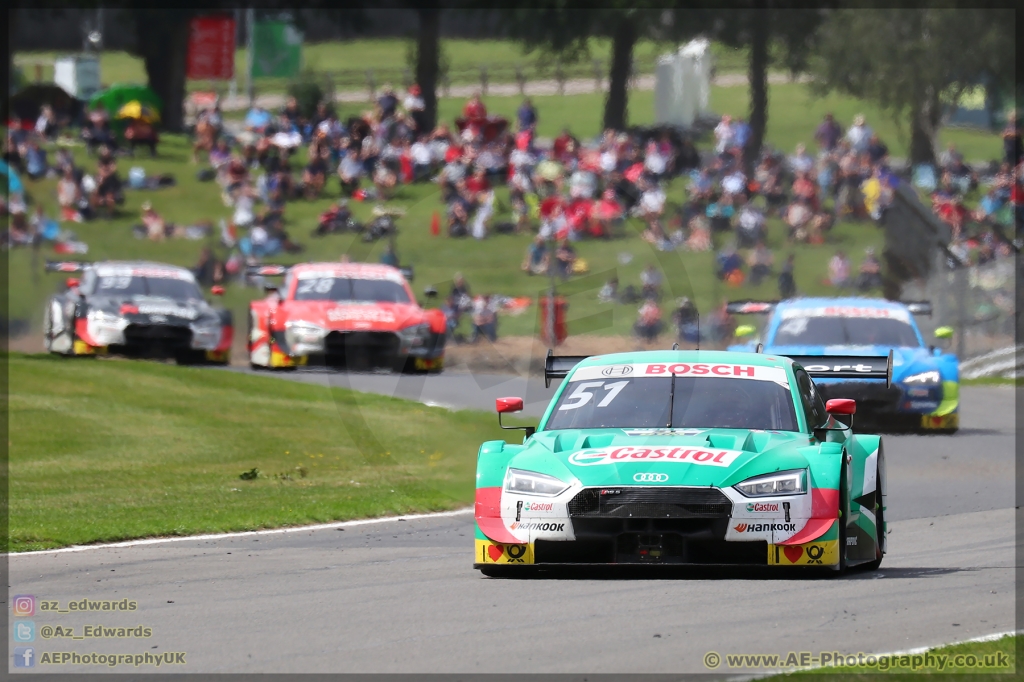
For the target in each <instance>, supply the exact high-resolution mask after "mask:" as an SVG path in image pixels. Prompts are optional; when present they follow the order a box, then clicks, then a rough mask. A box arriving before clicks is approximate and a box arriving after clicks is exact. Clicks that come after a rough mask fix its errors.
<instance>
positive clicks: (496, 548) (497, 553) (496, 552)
mask: <svg viewBox="0 0 1024 682" xmlns="http://www.w3.org/2000/svg"><path fill="white" fill-rule="evenodd" d="M800 551H803V550H800ZM504 553H505V548H504V547H502V546H501V545H487V554H488V556H490V557H491V561H497V560H498V559H500V558H501V555H502V554H504Z"/></svg>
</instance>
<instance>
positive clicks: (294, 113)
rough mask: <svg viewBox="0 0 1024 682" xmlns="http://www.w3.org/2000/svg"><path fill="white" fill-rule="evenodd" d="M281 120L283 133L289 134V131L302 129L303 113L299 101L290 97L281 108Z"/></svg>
mask: <svg viewBox="0 0 1024 682" xmlns="http://www.w3.org/2000/svg"><path fill="white" fill-rule="evenodd" d="M280 119H283V120H282V121H281V123H282V124H283V125H282V126H281V131H284V132H288V131H289V130H299V129H301V128H302V112H301V110H300V109H299V101H298V100H297V99H295V98H294V97H289V98H288V99H287V100H286V101H285V104H284V107H282V108H281V114H280Z"/></svg>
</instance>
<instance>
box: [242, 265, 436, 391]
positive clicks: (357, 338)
mask: <svg viewBox="0 0 1024 682" xmlns="http://www.w3.org/2000/svg"><path fill="white" fill-rule="evenodd" d="M249 274H250V275H257V276H263V277H274V276H284V284H283V285H282V286H281V287H273V286H267V287H266V290H267V296H266V298H264V299H263V300H261V301H253V302H252V303H250V304H249V343H248V347H249V363H250V364H251V365H252V367H253V368H275V369H276V368H291V367H299V366H302V365H307V364H316V365H327V366H336V367H347V368H350V369H373V368H380V367H384V368H390V369H393V370H394V371H399V372H401V371H406V372H415V371H420V372H423V371H426V372H440V371H441V368H442V367H443V365H444V344H445V338H446V331H447V325H446V321H445V316H444V313H443V312H442V311H440V310H436V309H429V310H424V309H423V308H421V307H420V306H419V304H418V303H416V299H415V297H414V296H413V294H412V290H411V289H410V288H409V284H408V282H407V281H406V277H405V276H403V273H402V271H400V270H399V269H398V268H393V267H391V266H388V265H377V264H369V263H303V264H300V265H293V266H290V267H289V266H284V265H257V266H252V267H250V268H249ZM410 274H411V273H410Z"/></svg>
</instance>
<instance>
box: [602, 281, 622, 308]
mask: <svg viewBox="0 0 1024 682" xmlns="http://www.w3.org/2000/svg"><path fill="white" fill-rule="evenodd" d="M618 298H619V278H618V277H612V278H611V279H609V280H608V281H607V282H605V283H604V286H603V287H601V290H600V291H598V292H597V300H598V301H600V302H601V303H615V302H616V301H617V300H618Z"/></svg>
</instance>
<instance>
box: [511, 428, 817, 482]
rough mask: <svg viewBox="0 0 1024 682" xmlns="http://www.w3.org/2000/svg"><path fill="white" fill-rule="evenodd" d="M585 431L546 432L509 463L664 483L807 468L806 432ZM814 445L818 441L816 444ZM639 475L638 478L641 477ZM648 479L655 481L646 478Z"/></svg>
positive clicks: (601, 478)
mask: <svg viewBox="0 0 1024 682" xmlns="http://www.w3.org/2000/svg"><path fill="white" fill-rule="evenodd" d="M668 431H669V430H668V429H587V430H585V431H583V430H565V431H542V432H540V433H537V434H535V435H534V436H533V438H531V439H530V442H529V445H528V446H527V447H526V448H525V449H524V450H523V451H522V452H520V453H519V454H517V455H516V456H514V457H513V458H512V459H511V460H510V461H509V463H508V466H509V467H511V468H516V469H523V470H526V471H535V472H538V473H543V474H548V475H551V476H555V477H556V478H559V479H561V480H563V481H565V482H567V483H572V482H574V481H579V483H580V484H581V485H582V486H584V487H591V486H606V485H637V484H638V483H643V481H638V480H637V478H642V477H637V475H638V474H645V473H656V474H664V475H665V476H667V478H664V477H660V478H659V481H658V482H659V485H680V486H717V487H726V486H731V485H735V484H736V483H739V482H741V481H743V480H745V479H747V478H750V477H751V476H757V475H759V474H766V473H772V472H775V471H784V470H787V469H802V468H805V467H807V466H808V461H807V458H806V457H805V454H806V453H804V452H801V450H800V449H801V448H806V447H808V446H810V445H811V441H810V438H809V437H808V436H807V435H806V434H802V433H792V432H781V431H752V430H745V429H673V430H671V433H668ZM814 449H815V450H816V449H817V448H816V446H814ZM635 477H636V478H635ZM644 484H646V485H649V484H650V483H644Z"/></svg>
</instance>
